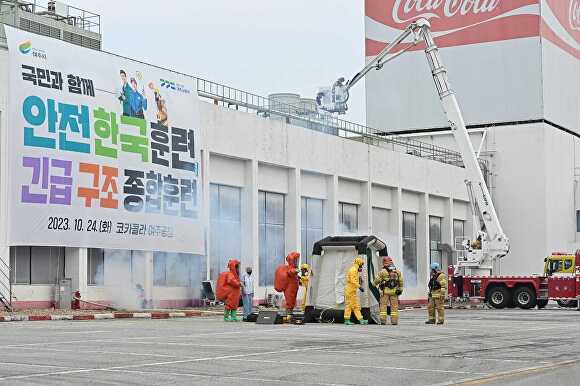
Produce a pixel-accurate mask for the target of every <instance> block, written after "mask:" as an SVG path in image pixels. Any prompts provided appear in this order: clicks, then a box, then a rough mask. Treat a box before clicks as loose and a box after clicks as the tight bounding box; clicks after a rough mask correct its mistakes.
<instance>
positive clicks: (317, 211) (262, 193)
mask: <svg viewBox="0 0 580 386" xmlns="http://www.w3.org/2000/svg"><path fill="white" fill-rule="evenodd" d="M18 12H20V14H19V15H20V17H21V18H31V19H35V20H38V21H42V20H40V19H38V17H37V16H36V15H34V14H31V15H29V14H28V12H30V11H22V10H21V11H18ZM22 12H24V13H22ZM7 23H8V22H7ZM47 23H48V24H51V25H53V26H55V28H58V27H59V24H58V22H54V21H50V20H49V21H48V22H47ZM9 24H10V23H9ZM20 25H22V23H21V24H20ZM63 28H64V27H63ZM68 28H69V27H68V26H67V27H66V28H64V29H68ZM77 32H79V33H82V31H77ZM61 33H62V32H61ZM53 35H54V34H53ZM62 36H64V35H61V38H62ZM92 37H95V36H92ZM0 43H2V44H4V42H0ZM71 47H72V46H71ZM25 48H26V47H25ZM87 50H88V48H87ZM109 55H110V54H109ZM111 58H113V57H111ZM10 71H12V70H10V67H9V52H8V50H7V48H6V46H4V47H3V48H2V49H1V50H0V84H1V85H2V87H1V88H0V132H2V133H6V132H7V130H9V129H10V127H9V123H8V122H9V121H10V118H9V114H10V111H11V110H10V107H9V106H10V101H11V100H12V99H11V98H13V95H11V94H10V91H9V88H8V87H5V86H6V85H8V83H9V81H8V80H9V78H10V76H11V73H10ZM177 75H179V76H185V75H183V74H175V76H177ZM190 79H191V82H192V84H195V85H196V86H197V90H198V92H199V96H200V100H199V117H200V130H199V133H198V135H199V137H200V138H201V147H200V150H201V151H200V169H201V174H200V181H201V187H200V188H201V195H200V196H201V207H200V221H201V223H202V225H203V226H202V230H201V231H198V230H196V228H191V232H192V233H191V239H192V242H194V240H198V239H201V240H203V248H202V249H201V252H199V253H183V252H175V251H174V250H173V249H164V244H163V243H159V244H158V245H155V246H154V248H147V249H146V250H142V249H139V248H132V249H118V248H111V247H110V246H109V244H108V243H103V245H102V246H101V245H98V243H96V244H95V242H94V240H91V241H90V243H88V244H87V245H86V246H82V245H81V246H74V247H71V246H62V245H59V244H58V243H55V244H54V245H50V244H48V245H47V243H44V242H43V243H40V244H34V243H30V244H27V243H18V244H17V245H14V244H11V243H10V242H9V238H8V236H7V234H9V233H10V232H9V231H10V228H11V223H10V222H9V221H8V220H7V216H6V213H7V212H9V211H10V209H11V205H13V203H12V202H11V201H10V200H11V199H10V197H11V193H10V192H11V189H14V188H15V187H14V186H10V184H8V183H7V181H8V177H7V176H8V175H9V166H8V161H7V155H6V153H7V152H8V149H7V146H8V143H7V137H6V134H3V135H2V137H1V139H2V143H1V149H2V158H1V162H2V168H1V173H2V176H1V179H2V181H3V185H4V189H3V190H2V194H1V197H0V201H1V202H2V205H1V206H0V207H1V208H2V211H3V215H2V222H1V227H2V228H1V232H0V233H1V235H2V236H1V238H0V251H1V253H0V257H1V260H2V266H1V272H2V274H3V275H2V279H0V280H1V282H2V290H1V291H2V295H3V296H4V297H5V298H10V295H9V293H7V292H6V291H11V292H12V298H11V300H12V305H13V306H14V307H15V308H35V307H50V306H52V305H55V304H58V297H59V288H60V280H62V279H65V278H69V279H71V281H72V289H73V291H76V290H78V291H79V292H80V294H81V298H82V299H83V300H86V301H89V302H93V303H99V304H114V305H117V306H121V307H127V308H138V307H142V306H144V305H145V306H155V307H183V306H190V305H195V304H198V303H199V300H200V296H201V295H200V285H201V281H202V280H206V279H210V280H216V279H217V276H218V274H219V272H221V271H223V270H225V269H226V263H227V261H228V260H229V259H230V258H237V259H239V260H241V261H242V267H245V266H252V267H253V270H254V273H255V275H256V285H257V288H256V292H255V293H256V295H255V296H256V298H258V299H263V298H265V297H267V295H268V294H271V293H272V292H273V291H274V290H273V288H272V286H273V276H274V270H275V268H276V266H277V265H278V264H281V263H283V262H284V258H285V256H286V255H287V254H288V253H289V252H291V251H300V252H301V253H302V255H303V257H302V259H303V261H307V259H308V255H309V254H310V253H311V250H312V245H313V243H314V242H315V241H317V240H319V239H321V238H323V237H325V236H328V235H340V234H365V235H366V234H374V235H377V236H379V237H380V238H382V239H384V240H385V241H386V242H387V245H388V249H389V253H390V255H391V256H393V257H394V260H395V261H396V263H397V264H398V265H399V266H400V267H403V269H404V272H405V275H406V278H407V279H406V281H407V286H406V290H405V293H404V299H405V300H407V301H410V302H417V301H424V299H425V294H426V283H427V281H428V267H429V264H430V262H432V261H437V262H439V263H441V264H442V265H443V266H446V265H447V264H448V263H449V262H451V261H452V258H453V256H452V254H451V253H450V248H449V247H447V248H446V247H445V245H447V246H451V245H453V240H454V238H455V237H460V236H463V235H470V234H471V233H472V224H471V219H470V218H471V215H470V209H469V205H468V202H467V200H468V198H467V194H466V190H465V187H464V184H463V180H464V169H462V168H461V167H459V166H457V164H458V162H457V161H458V158H457V157H458V155H457V153H453V152H449V151H447V150H446V149H444V148H439V147H435V146H430V145H427V144H420V143H418V142H416V141H413V140H400V141H392V140H386V139H384V138H381V137H378V136H372V135H370V134H368V132H369V130H368V128H363V127H362V126H356V125H352V126H348V125H346V123H345V122H341V121H338V120H334V119H330V120H326V118H324V119H323V118H322V117H321V116H318V115H317V114H316V113H315V112H305V113H301V112H300V110H299V109H297V110H296V111H294V110H293V109H283V108H281V107H280V105H277V104H275V103H273V102H272V101H268V100H267V99H260V101H258V102H256V103H254V102H252V103H249V102H248V98H247V95H245V94H244V93H243V92H241V93H242V94H244V95H245V96H244V95H242V96H236V97H231V95H235V93H232V92H230V91H232V90H233V89H229V88H227V87H225V86H221V85H218V84H216V83H213V82H208V81H204V80H201V79H196V78H194V77H190ZM238 92H239V90H238ZM248 95H249V94H248ZM195 103H196V104H197V102H195ZM268 103H269V106H267V105H268ZM241 110H243V111H241ZM417 149H420V150H417ZM16 188H17V189H19V187H16ZM12 225H13V224H12ZM185 231H189V229H188V228H187V229H185ZM200 233H201V234H200ZM105 244H106V245H105ZM8 279H9V280H8ZM92 306H94V305H91V304H90V303H86V304H83V307H92Z"/></svg>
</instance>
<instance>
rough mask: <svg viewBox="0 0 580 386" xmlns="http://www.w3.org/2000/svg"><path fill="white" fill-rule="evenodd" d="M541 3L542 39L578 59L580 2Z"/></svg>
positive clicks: (546, 0) (563, 0)
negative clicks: (542, 6) (542, 5)
mask: <svg viewBox="0 0 580 386" xmlns="http://www.w3.org/2000/svg"><path fill="white" fill-rule="evenodd" d="M542 1H543V2H544V5H547V6H545V7H544V8H542V24H541V34H542V37H543V38H545V39H547V40H550V41H551V42H552V43H554V44H555V45H557V46H558V47H560V48H561V49H563V50H564V51H566V52H568V53H569V54H571V55H573V56H574V57H576V58H577V59H580V50H579V47H580V0H542Z"/></svg>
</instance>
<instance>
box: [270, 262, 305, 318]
mask: <svg viewBox="0 0 580 386" xmlns="http://www.w3.org/2000/svg"><path fill="white" fill-rule="evenodd" d="M299 260H300V253H298V252H290V253H289V254H288V256H286V264H280V265H279V266H278V268H276V272H275V277H274V288H275V289H276V291H278V292H284V300H285V303H286V304H285V308H286V312H287V313H288V314H289V315H290V314H292V311H293V310H294V307H295V306H296V296H297V295H298V287H299V285H300V278H299V277H298V273H299V272H300V270H299V269H298V261H299Z"/></svg>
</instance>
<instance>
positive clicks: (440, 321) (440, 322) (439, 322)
mask: <svg viewBox="0 0 580 386" xmlns="http://www.w3.org/2000/svg"><path fill="white" fill-rule="evenodd" d="M443 323H445V321H443V320H438V321H437V324H443Z"/></svg>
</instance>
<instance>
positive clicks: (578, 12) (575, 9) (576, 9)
mask: <svg viewBox="0 0 580 386" xmlns="http://www.w3.org/2000/svg"><path fill="white" fill-rule="evenodd" d="M569 21H570V28H572V29H573V30H575V31H579V30H580V0H573V1H571V2H570V14H569Z"/></svg>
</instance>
